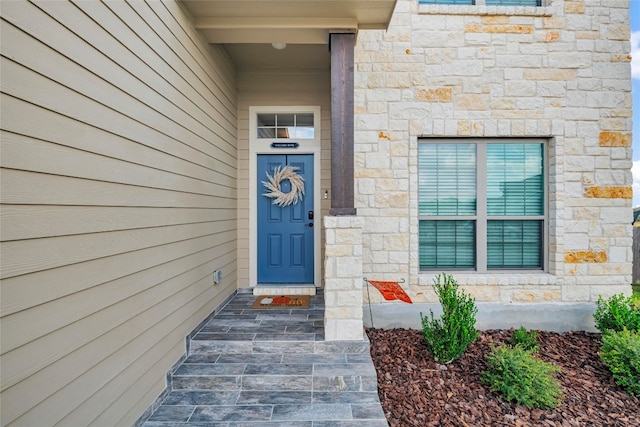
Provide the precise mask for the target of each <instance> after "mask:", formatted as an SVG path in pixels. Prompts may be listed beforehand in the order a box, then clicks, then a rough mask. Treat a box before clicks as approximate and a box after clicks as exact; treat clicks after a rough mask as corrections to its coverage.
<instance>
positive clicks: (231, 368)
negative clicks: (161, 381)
mask: <svg viewBox="0 0 640 427" xmlns="http://www.w3.org/2000/svg"><path fill="white" fill-rule="evenodd" d="M245 367H246V365H245V364H244V363H187V364H183V365H182V366H180V367H179V368H178V369H177V370H176V372H174V374H173V375H174V376H177V377H193V376H212V375H242V373H243V372H244V371H245Z"/></svg>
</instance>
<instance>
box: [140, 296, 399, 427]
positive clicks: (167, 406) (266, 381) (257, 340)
mask: <svg viewBox="0 0 640 427" xmlns="http://www.w3.org/2000/svg"><path fill="white" fill-rule="evenodd" d="M255 298H256V297H254V296H253V295H251V294H246V293H240V294H237V295H236V296H234V297H233V298H232V300H231V301H230V302H229V303H228V304H227V305H226V306H225V307H224V308H223V309H222V310H220V311H219V312H218V313H217V314H216V315H215V316H214V317H213V318H211V320H210V321H209V322H207V323H206V324H205V325H204V326H203V327H202V328H201V329H200V330H199V331H198V332H197V334H196V335H195V337H194V338H193V339H192V341H191V345H190V351H189V355H188V357H187V359H186V360H185V361H184V363H183V364H182V365H180V366H179V367H178V369H177V370H176V371H175V373H174V374H173V376H172V381H171V391H170V393H169V394H168V396H167V398H166V399H165V401H164V402H163V404H162V405H161V406H160V407H159V408H158V410H157V411H156V412H155V413H154V414H153V415H151V417H150V418H149V419H148V420H147V421H146V422H145V423H144V424H143V426H144V427H168V426H185V427H188V426H202V427H204V426H205V425H206V426H212V427H213V426H224V427H257V426H265V427H294V426H295V427H330V426H331V427H352V426H353V427H355V426H357V427H363V426H366V427H387V422H386V420H385V417H384V413H383V411H382V407H381V406H380V401H379V399H378V393H377V382H376V373H375V369H374V366H373V363H372V361H371V357H370V355H369V343H368V342H354V341H348V342H326V341H324V330H323V324H324V320H323V317H324V298H323V294H322V292H319V293H318V295H316V296H312V297H311V304H310V308H309V309H294V310H279V309H277V310H276V309H269V310H256V309H251V308H250V307H251V304H252V303H253V301H254V299H255Z"/></svg>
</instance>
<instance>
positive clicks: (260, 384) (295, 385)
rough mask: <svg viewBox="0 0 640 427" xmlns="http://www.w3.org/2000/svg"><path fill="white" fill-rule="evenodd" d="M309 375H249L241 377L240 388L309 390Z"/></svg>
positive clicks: (310, 384)
mask: <svg viewBox="0 0 640 427" xmlns="http://www.w3.org/2000/svg"><path fill="white" fill-rule="evenodd" d="M312 386H313V381H312V378H311V376H290V375H259V376H258V375H256V376H253V375H249V376H244V377H242V390H243V391H244V390H271V391H278V390H279V391H296V390H301V391H309V390H311V389H312Z"/></svg>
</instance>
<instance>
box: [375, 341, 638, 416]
mask: <svg viewBox="0 0 640 427" xmlns="http://www.w3.org/2000/svg"><path fill="white" fill-rule="evenodd" d="M367 334H368V335H369V339H370V341H371V355H372V357H373V361H374V364H375V366H376V370H377V374H378V394H379V395H380V401H381V402H382V407H383V409H384V411H385V414H386V416H387V420H388V422H389V425H390V426H392V427H396V426H398V427H411V426H416V427H417V426H420V427H423V426H640V399H638V398H636V397H633V396H631V395H629V394H628V393H627V392H625V391H624V390H623V389H622V388H621V387H619V386H617V385H616V384H615V382H614V381H613V378H612V376H611V373H610V372H609V370H608V369H607V368H606V366H605V365H604V363H603V362H602V361H601V360H600V358H599V357H598V351H599V348H600V334H595V333H587V332H571V333H554V332H544V331H540V332H539V334H538V342H539V343H540V352H539V357H540V358H541V359H543V360H545V361H548V362H553V363H554V364H556V365H557V366H559V367H560V368H561V369H562V371H561V372H560V373H559V374H558V375H557V377H558V379H559V381H560V384H561V387H562V391H563V398H562V402H561V403H560V404H559V405H558V407H557V408H555V409H546V410H543V409H527V408H526V407H524V406H518V405H516V404H514V403H510V402H505V401H504V400H502V399H501V398H500V397H498V396H497V395H495V394H494V393H492V392H491V391H490V390H489V388H488V387H487V386H486V385H485V384H483V383H482V382H481V381H480V376H481V374H482V372H483V371H484V370H485V369H486V367H487V362H486V361H485V355H486V354H487V353H488V352H489V350H490V349H491V345H492V344H494V345H498V344H501V343H506V342H507V341H508V340H509V339H510V338H511V336H512V334H513V331H512V330H489V331H481V332H480V338H479V339H478V340H477V341H476V342H474V343H473V344H471V345H470V346H469V348H468V349H467V351H466V352H465V353H464V354H463V355H462V356H461V357H460V358H459V359H457V360H455V361H454V362H452V363H450V364H448V365H441V364H439V363H436V362H435V361H434V359H433V357H432V356H431V354H430V353H429V351H428V350H427V347H426V344H425V342H424V339H423V334H422V331H418V330H406V329H391V330H382V329H368V330H367Z"/></svg>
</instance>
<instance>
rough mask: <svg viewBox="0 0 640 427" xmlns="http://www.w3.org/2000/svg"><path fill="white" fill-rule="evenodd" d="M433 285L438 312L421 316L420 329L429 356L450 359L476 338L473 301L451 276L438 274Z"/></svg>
mask: <svg viewBox="0 0 640 427" xmlns="http://www.w3.org/2000/svg"><path fill="white" fill-rule="evenodd" d="M434 289H435V291H436V294H437V295H438V299H439V300H440V305H441V306H442V316H440V319H435V318H434V316H433V311H432V310H429V312H430V316H429V317H427V316H423V315H422V313H420V318H421V320H422V331H423V333H424V340H425V342H426V343H427V348H428V349H429V351H430V352H431V354H432V355H433V358H434V359H435V360H436V361H437V362H440V363H445V364H446V363H451V362H452V361H454V360H455V359H457V358H458V357H460V356H461V355H462V354H463V353H464V352H465V351H466V350H467V347H468V346H469V344H471V343H472V342H474V341H475V340H476V339H478V336H479V335H478V331H476V328H475V325H476V314H477V313H478V309H477V308H476V306H475V301H474V299H473V298H471V297H470V296H468V295H466V294H465V293H464V291H462V290H460V289H459V288H458V283H457V282H456V281H455V279H454V278H453V276H451V275H447V274H439V275H438V276H437V277H436V279H435V280H434Z"/></svg>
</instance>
